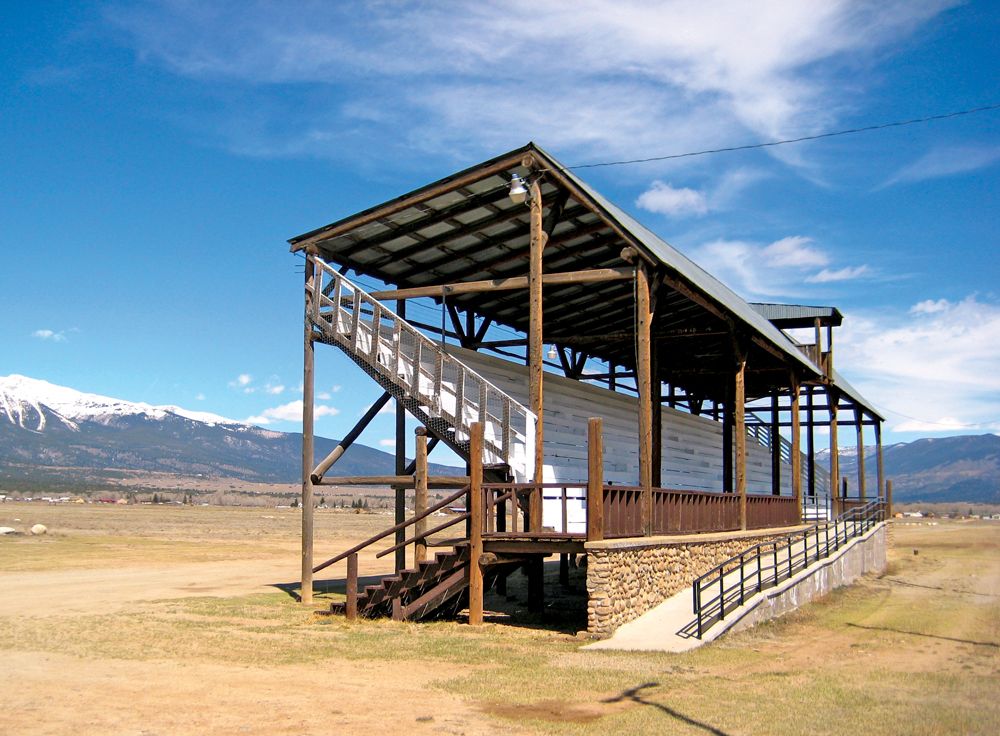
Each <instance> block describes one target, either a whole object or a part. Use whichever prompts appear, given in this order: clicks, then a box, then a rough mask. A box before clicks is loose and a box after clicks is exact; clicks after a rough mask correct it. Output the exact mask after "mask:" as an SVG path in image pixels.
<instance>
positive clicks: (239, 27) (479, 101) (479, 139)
mask: <svg viewBox="0 0 1000 736" xmlns="http://www.w3.org/2000/svg"><path fill="white" fill-rule="evenodd" d="M956 1H957V0H925V1H924V2H919V3H914V2H911V1H910V0H885V1H884V2H880V3H868V2H863V1H862V0H857V1H852V0H839V1H833V2H800V3H787V2H782V1H780V0H761V1H760V2H757V3H752V4H748V3H745V2H743V1H742V0H723V1H722V2H716V3H702V2H692V1H690V0H674V1H673V2H665V3H646V2H640V1H639V0H632V1H631V2H628V1H624V0H615V1H612V0H576V1H574V2H570V1H569V0H564V1H562V2H550V3H544V4H541V5H540V4H538V3H536V2H533V1H532V0H510V1H509V2H506V3H503V4H493V3H478V4H474V5H469V4H466V3H463V4H458V5H456V4H455V3H447V2H446V3H414V4H399V3H375V4H371V3H364V4H361V3H320V2H314V3H301V4H298V5H297V6H296V12H294V13H291V12H288V11H287V9H286V8H285V7H284V6H283V5H281V4H275V3H268V2H241V3H235V2H233V3H211V4H200V3H186V2H185V3H177V2H160V3H154V4H152V5H143V6H132V5H129V6H124V5H115V6H111V8H110V9H109V10H108V11H107V15H106V17H107V18H108V20H109V21H110V22H111V23H112V24H113V25H114V26H115V27H116V28H117V29H119V30H121V31H123V32H124V36H125V37H126V38H127V39H128V40H127V42H128V43H129V44H130V45H131V46H132V47H133V48H134V49H135V51H136V52H137V55H138V57H139V58H140V59H141V60H142V61H144V62H146V63H151V64H156V65H159V66H161V67H165V68H167V69H169V70H171V71H172V72H174V73H176V74H179V75H183V76H186V77H191V78H196V79H199V80H205V81H208V82H214V81H231V80H234V79H235V80H239V81H241V82H244V83H246V84H247V85H248V86H249V87H250V88H251V89H257V90H260V89H264V88H268V87H274V86H279V85H280V86H282V87H283V88H284V89H285V90H286V91H290V92H291V93H293V94H299V93H301V94H306V95H314V94H315V93H316V88H311V89H308V90H306V87H307V86H308V85H309V84H314V85H319V86H320V87H319V89H322V90H327V92H326V93H324V94H322V95H321V96H322V97H324V98H326V99H335V100H336V102H335V103H328V104H327V105H326V106H325V107H324V105H323V104H315V99H314V98H313V97H310V99H309V102H310V104H308V105H302V106H301V107H302V109H303V110H308V115H305V114H304V115H303V116H302V117H300V118H296V117H295V116H294V115H289V114H288V111H289V108H290V107H293V108H294V106H289V105H288V104H281V105H273V106H271V107H270V109H269V108H268V106H267V105H261V104H260V102H261V100H260V99H252V100H249V101H248V102H246V103H245V104H246V108H245V109H243V110H241V111H239V112H237V113H236V115H235V117H230V115H231V113H230V112H229V111H231V110H233V109H235V105H231V104H227V106H226V107H225V108H224V109H225V110H226V111H227V112H225V113H220V114H222V115H224V116H227V117H228V120H227V121H226V122H222V123H220V124H219V127H220V129H221V134H222V135H224V136H227V137H228V138H229V140H230V144H231V145H233V146H234V147H236V148H240V149H242V150H244V151H245V152H248V153H256V154H257V155H303V154H305V155H334V152H335V151H338V150H340V149H341V148H342V147H343V145H344V144H345V143H349V142H351V141H357V140H367V141H372V140H376V139H378V140H383V141H387V142H388V141H397V145H398V146H400V147H401V148H403V147H409V148H414V147H417V148H419V149H421V150H429V149H431V150H454V149H455V147H456V146H469V147H473V148H475V149H476V150H480V149H481V148H482V147H491V148H492V147H496V146H498V145H509V144H511V143H520V142H523V141H524V140H526V139H527V138H528V137H533V136H539V137H540V139H541V140H542V141H543V142H545V141H549V142H550V145H554V146H558V147H559V148H560V150H563V151H572V152H573V153H574V155H580V156H583V157H592V156H597V155H600V156H602V157H604V156H607V155H618V154H623V153H634V152H636V151H644V152H649V151H650V150H661V149H663V148H664V146H666V145H667V144H668V143H669V146H668V147H669V148H671V149H681V150H683V149H690V148H692V147H704V146H707V145H710V144H713V143H718V142H719V141H720V140H726V141H730V140H739V139H741V138H744V137H745V136H746V135H747V134H752V135H753V136H754V137H768V138H770V137H776V136H784V135H792V134H803V133H810V132H816V131H817V130H819V129H821V128H825V127H827V126H828V125H829V124H830V123H831V122H832V121H833V119H834V118H835V116H836V115H837V114H838V111H839V110H840V109H842V108H843V107H845V106H846V105H847V104H849V98H848V96H847V95H846V94H843V93H842V92H841V91H840V90H841V88H842V87H843V85H842V84H840V83H839V78H840V76H842V74H843V70H844V68H845V67H851V65H854V64H858V63H863V61H862V60H864V59H865V58H870V57H871V54H872V52H878V51H881V50H882V49H884V48H886V47H887V46H888V45H889V44H892V43H893V42H895V41H897V40H899V39H900V38H903V37H905V36H907V35H908V34H910V33H911V32H912V31H913V30H914V29H916V28H917V27H919V26H920V25H921V24H923V23H925V22H927V21H928V20H929V19H931V18H933V17H934V16H935V15H937V14H938V13H940V12H941V11H942V10H943V9H944V8H947V7H949V6H950V5H953V4H955V2H956ZM525 18H531V22H525ZM442 29H447V32H443V31H442ZM228 102H232V101H231V100H228V101H227V103H228ZM220 109H222V108H220ZM199 112H201V111H199ZM201 117H202V118H203V119H204V118H205V117H206V116H204V115H202V116H201ZM248 130H249V131H250V132H249V133H247V132H246V131H248ZM401 130H403V131H406V132H405V133H404V134H403V135H400V131H401ZM275 131H277V132H275ZM654 147H655V148H654ZM776 155H780V156H783V157H785V158H786V160H794V159H795V157H796V156H797V155H799V154H797V153H795V152H792V151H783V152H777V151H776Z"/></svg>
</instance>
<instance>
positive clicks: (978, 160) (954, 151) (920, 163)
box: [881, 145, 1000, 187]
mask: <svg viewBox="0 0 1000 736" xmlns="http://www.w3.org/2000/svg"><path fill="white" fill-rule="evenodd" d="M997 161H1000V146H997V145H985V146H982V145H981V146H970V145H966V146H940V147H938V148H935V149H933V150H931V151H928V152H927V153H925V154H924V155H923V156H921V157H920V158H919V159H917V160H916V161H914V162H913V163H912V164H909V165H907V166H904V167H903V168H902V169H900V170H899V171H897V172H896V173H895V174H893V175H892V176H890V177H889V178H888V179H887V180H886V181H885V182H884V183H883V184H882V185H881V187H888V186H892V185H893V184H902V183H912V182H918V181H924V180H926V179H937V178H939V177H942V176H953V175H955V174H964V173H966V172H969V171H975V170H977V169H982V168H986V167H987V166H991V165H993V164H994V163H996V162H997Z"/></svg>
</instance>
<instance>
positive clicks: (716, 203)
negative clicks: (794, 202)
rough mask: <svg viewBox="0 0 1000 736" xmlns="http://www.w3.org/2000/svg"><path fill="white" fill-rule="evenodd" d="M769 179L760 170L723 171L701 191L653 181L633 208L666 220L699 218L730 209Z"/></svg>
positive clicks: (741, 168)
mask: <svg viewBox="0 0 1000 736" xmlns="http://www.w3.org/2000/svg"><path fill="white" fill-rule="evenodd" d="M768 176H769V174H768V173H767V172H766V171H764V170H762V169H758V168H751V167H739V168H735V169H729V170H727V171H724V172H723V173H722V174H721V175H720V176H719V177H718V179H717V180H716V181H715V183H714V184H713V185H710V186H706V187H703V188H700V189H692V188H691V187H687V186H679V187H678V186H673V185H672V184H669V183H667V182H664V181H662V180H660V179H656V180H654V181H653V182H652V184H650V185H649V188H648V189H647V190H646V191H645V192H643V193H642V194H640V195H639V197H638V198H637V199H636V206H637V207H639V208H641V209H644V210H646V211H648V212H656V213H659V214H662V215H667V216H668V217H684V216H688V215H699V216H700V215H704V214H706V213H708V212H710V211H712V212H716V211H720V210H726V209H729V208H731V207H732V206H733V205H734V204H735V203H736V202H737V200H738V199H739V197H740V195H741V194H742V193H743V192H744V191H745V190H746V189H748V188H749V187H750V186H752V185H753V184H755V183H756V182H758V181H760V180H762V179H765V178H767V177H768Z"/></svg>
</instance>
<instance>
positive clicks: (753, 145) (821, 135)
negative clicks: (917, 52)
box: [566, 103, 1000, 169]
mask: <svg viewBox="0 0 1000 736" xmlns="http://www.w3.org/2000/svg"><path fill="white" fill-rule="evenodd" d="M997 109H1000V103H997V104H994V105H983V106H982V107H973V108H969V109H967V110H956V111H955V112H947V113H941V114H939V115H928V116H926V117H922V118H911V119H910V120H896V121H893V122H890V123H877V124H875V125H866V126H864V127H860V128H845V129H843V130H834V131H829V132H826V133H816V134H814V135H803V136H799V137H798V138H785V139H782V140H777V141H763V142H758V143H747V144H743V145H739V146H725V147H723V148H708V149H705V150H703V151H686V152H684V153H671V154H667V155H664V156H650V157H648V158H633V159H626V160H622V161H598V162H595V163H589V164H575V165H573V166H567V167H566V168H567V169H596V168H598V167H601V166H625V165H627V164H644V163H649V162H651V161H669V160H671V159H678V158H692V157H694V156H708V155H711V154H716V153H729V152H731V151H749V150H753V149H756V148H773V147H774V146H784V145H787V144H789V143H802V142H803V141H816V140H820V139H822V138H836V137H837V136H842V135H853V134H855V133H867V132H870V131H873V130H884V129H886V128H901V127H903V126H906V125H916V124H918V123H929V122H931V121H934V120H947V119H949V118H957V117H962V116H964V115H975V114H977V113H981V112H988V111H990V110H997Z"/></svg>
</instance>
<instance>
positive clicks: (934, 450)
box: [817, 434, 1000, 503]
mask: <svg viewBox="0 0 1000 736" xmlns="http://www.w3.org/2000/svg"><path fill="white" fill-rule="evenodd" d="M817 454H818V455H822V456H823V457H822V459H821V460H820V462H823V463H828V462H829V451H823V452H821V453H817ZM839 454H840V473H841V475H845V476H847V479H848V481H847V482H848V486H849V488H850V489H856V487H857V473H858V459H857V448H856V447H854V446H849V447H846V448H843V449H842V450H841V451H840V453H839ZM882 454H883V460H884V463H885V474H886V477H887V478H891V479H892V482H893V483H892V484H893V498H894V500H897V501H902V502H908V501H909V502H918V501H922V502H925V503H926V502H932V503H955V502H968V503H1000V436H997V435H995V434H982V435H959V436H956V437H935V438H925V439H921V440H915V441H913V442H905V443H899V444H894V445H886V446H885V447H884V448H883V450H882ZM876 469H877V460H876V458H875V448H874V447H867V448H865V477H866V480H867V482H866V485H868V483H869V482H870V483H872V484H874V478H875V472H876ZM871 487H874V485H872V486H871Z"/></svg>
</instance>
